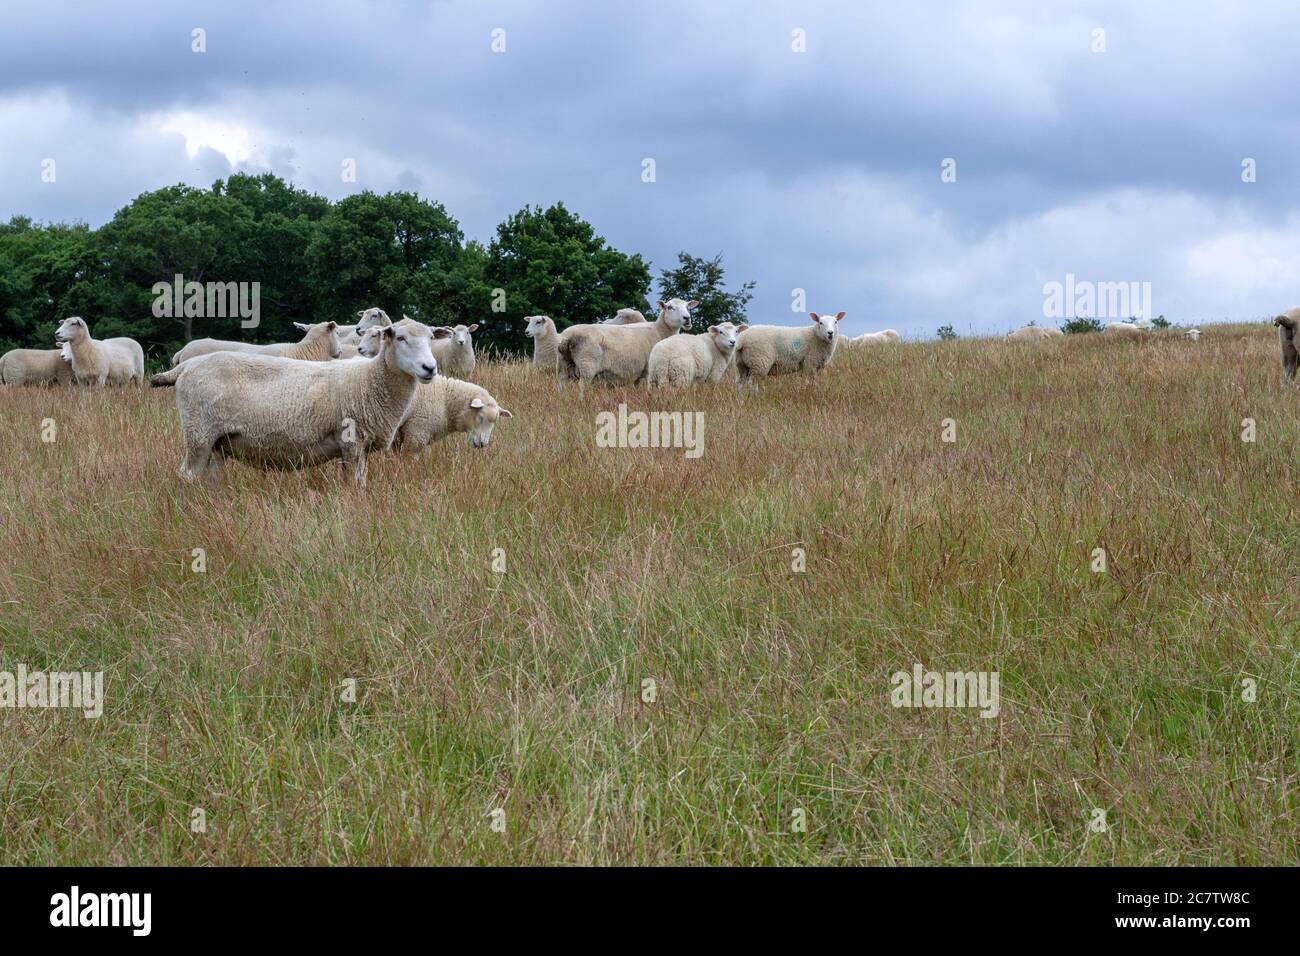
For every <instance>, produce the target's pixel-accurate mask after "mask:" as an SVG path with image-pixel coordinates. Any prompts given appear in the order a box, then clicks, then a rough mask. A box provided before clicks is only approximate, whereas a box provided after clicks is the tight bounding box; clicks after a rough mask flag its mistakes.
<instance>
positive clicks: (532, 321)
mask: <svg viewBox="0 0 1300 956" xmlns="http://www.w3.org/2000/svg"><path fill="white" fill-rule="evenodd" d="M548 325H549V326H550V327H551V328H552V329H554V328H555V323H553V322H552V321H551V319H550V316H546V315H530V316H528V325H527V326H526V327H525V328H524V335H526V336H528V337H529V338H530V339H535V338H537V336H539V335H544V334H545V333H546V327H547V326H548Z"/></svg>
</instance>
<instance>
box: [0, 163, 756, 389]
mask: <svg viewBox="0 0 1300 956" xmlns="http://www.w3.org/2000/svg"><path fill="white" fill-rule="evenodd" d="M177 276H182V277H183V280H184V282H186V283H191V282H193V283H200V284H205V283H223V284H228V283H248V284H251V283H254V282H255V283H257V284H258V292H259V300H260V305H259V315H258V324H257V325H256V327H253V328H241V327H240V321H239V319H238V318H237V317H229V316H215V315H212V314H210V310H206V309H202V310H200V309H195V310H189V309H179V310H177V309H173V308H162V307H160V306H159V305H158V303H159V295H160V293H159V288H160V284H165V285H166V286H167V287H169V288H170V287H171V286H172V284H173V283H174V282H175V279H176V277H177ZM651 285H652V279H651V264H650V263H649V262H648V261H646V260H645V259H643V258H642V257H641V256H640V255H639V254H637V253H630V254H629V253H625V252H622V251H620V250H618V249H615V248H613V247H612V246H610V244H609V243H608V242H606V241H605V239H604V238H603V237H602V236H600V235H598V234H597V233H596V231H595V229H594V228H593V226H592V225H591V224H590V223H588V222H586V221H585V220H583V219H582V218H581V217H580V216H578V215H576V214H575V213H573V212H571V211H570V210H568V209H566V208H565V206H564V204H563V203H556V204H555V205H552V206H550V207H549V208H545V209H543V208H541V207H540V206H536V207H534V206H525V207H524V208H523V209H521V210H519V211H518V212H516V213H514V214H513V215H511V216H510V217H509V218H507V219H506V221H505V222H503V223H501V224H500V225H499V226H498V227H497V229H496V234H495V235H494V236H493V237H492V239H491V241H489V242H488V243H487V244H486V245H484V244H483V243H480V242H476V241H474V240H467V239H466V238H465V235H464V233H463V232H462V231H461V228H460V225H459V224H458V223H457V222H456V220H455V219H454V218H453V217H452V216H451V214H450V213H448V212H447V210H446V209H445V208H444V207H443V205H442V204H441V203H438V202H434V201H431V200H428V199H423V198H421V197H420V196H419V195H417V194H415V193H410V192H390V193H384V194H378V193H373V192H369V191H367V192H361V193H357V194H354V195H351V196H348V197H346V198H344V199H340V200H339V201H337V202H331V201H330V200H328V199H326V198H324V197H322V196H318V195H315V194H313V193H310V192H306V191H304V190H302V189H299V188H297V187H295V186H293V185H292V184H290V183H287V182H285V181H284V180H283V179H281V178H279V177H278V176H275V175H272V174H270V173H266V174H262V175H248V174H236V175H232V176H230V177H229V178H227V179H224V180H217V181H216V182H215V183H213V184H212V186H211V188H209V189H202V188H198V187H194V186H186V185H176V186H168V187H166V188H164V189H158V190H155V191H152V192H147V193H144V194H143V195H141V196H138V197H137V198H136V199H134V200H133V201H131V202H130V203H128V204H127V205H126V206H124V207H123V208H121V209H120V210H118V211H117V213H116V214H115V215H114V216H113V218H112V219H111V220H109V221H108V222H106V223H105V224H104V225H102V226H100V227H99V228H97V229H92V228H90V227H89V226H87V225H86V224H84V223H72V224H68V223H38V222H33V221H32V220H31V219H30V218H28V217H25V216H14V217H13V218H11V219H10V220H9V221H8V222H7V223H3V224H0V351H4V350H7V349H10V348H15V347H19V346H23V347H29V348H53V347H54V330H55V328H56V327H57V326H58V324H59V322H61V321H62V320H63V319H64V318H66V317H67V316H69V315H80V316H82V317H83V318H85V319H86V321H87V322H89V323H90V327H91V330H92V333H93V334H94V335H95V337H96V338H108V337H110V336H115V335H129V336H131V337H132V338H134V339H136V340H138V341H139V342H140V343H141V345H143V346H144V348H145V352H146V354H147V355H148V356H149V357H150V360H151V362H152V363H154V364H157V363H159V362H161V361H163V360H164V359H165V357H166V356H169V355H170V354H171V353H172V352H174V351H175V350H176V349H178V348H179V347H180V346H181V345H182V344H183V343H185V342H186V341H188V340H189V339H191V338H199V337H202V336H212V337H214V338H229V339H242V340H247V341H255V342H286V341H295V340H296V339H297V338H299V337H300V333H298V332H297V331H296V330H295V329H294V328H293V323H294V322H321V321H327V320H330V319H333V320H334V321H337V322H339V323H341V324H346V323H350V322H353V321H355V317H356V313H357V312H358V311H359V310H361V309H364V308H368V307H370V306H375V305H377V306H379V307H380V308H383V309H384V310H385V311H386V312H388V314H389V315H392V316H393V317H394V318H397V317H399V316H401V315H409V316H411V317H412V318H415V319H419V320H420V321H421V322H425V323H427V324H430V325H453V324H457V323H464V324H467V325H468V324H472V323H474V322H477V323H478V325H479V328H478V330H477V331H476V332H475V339H476V344H477V345H478V346H479V347H480V348H483V347H486V348H488V349H491V350H497V351H500V352H505V353H520V352H527V351H529V350H530V348H531V345H530V343H529V340H528V339H527V338H525V337H524V335H523V322H522V319H523V317H524V316H526V315H536V314H545V315H550V316H551V317H552V318H554V319H555V320H556V324H557V325H559V326H560V327H561V328H564V327H565V326H567V325H569V324H572V323H577V322H597V321H600V320H601V319H603V318H606V317H608V316H611V315H613V314H614V312H615V311H616V310H618V309H620V308H625V307H632V308H636V309H640V310H641V311H643V312H646V313H647V316H648V317H650V318H653V315H652V314H651V313H650V302H649V299H650V291H651ZM658 286H659V296H658V297H659V298H665V299H666V298H669V297H671V296H674V295H679V296H681V297H682V298H688V299H690V298H693V299H699V300H700V302H701V306H700V308H699V309H698V310H697V313H696V314H697V316H698V317H700V318H702V319H704V320H705V321H706V322H708V323H716V322H722V321H732V322H737V323H738V322H740V321H743V320H744V318H745V309H746V305H747V304H748V302H749V300H750V298H751V297H752V289H753V287H754V283H753V282H746V283H744V284H742V285H741V286H740V287H739V288H737V289H735V290H734V291H728V290H727V289H726V287H725V271H724V269H723V266H722V257H721V255H720V254H719V255H717V256H714V257H713V258H701V257H696V256H692V255H690V254H688V253H686V252H682V253H679V254H678V261H677V263H676V265H675V266H673V267H671V268H667V269H663V270H661V272H660V274H659V276H658ZM171 298H172V297H171V293H170V292H169V293H168V300H169V301H170V299H171ZM177 298H179V297H177ZM196 312H197V313H199V314H195V313H196Z"/></svg>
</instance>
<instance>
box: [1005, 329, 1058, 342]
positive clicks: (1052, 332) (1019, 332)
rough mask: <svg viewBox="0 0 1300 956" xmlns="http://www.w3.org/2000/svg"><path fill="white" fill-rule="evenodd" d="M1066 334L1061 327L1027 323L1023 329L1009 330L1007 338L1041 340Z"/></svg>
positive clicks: (1030, 340)
mask: <svg viewBox="0 0 1300 956" xmlns="http://www.w3.org/2000/svg"><path fill="white" fill-rule="evenodd" d="M1063 335H1065V333H1064V332H1062V331H1061V330H1060V329H1054V328H1050V327H1048V326H1043V325H1026V326H1025V327H1024V328H1022V329H1016V330H1015V331H1014V332H1008V333H1007V338H1008V339H1012V340H1015V341H1029V342H1034V341H1039V340H1041V339H1054V338H1056V337H1057V336H1063Z"/></svg>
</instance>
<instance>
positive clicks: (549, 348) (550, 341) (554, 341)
mask: <svg viewBox="0 0 1300 956" xmlns="http://www.w3.org/2000/svg"><path fill="white" fill-rule="evenodd" d="M524 321H525V322H527V323H528V324H527V326H526V327H525V328H524V335H526V336H528V337H529V338H530V339H532V340H533V365H534V366H536V367H538V368H541V369H543V370H545V371H547V372H554V371H555V364H556V358H557V350H558V348H559V344H560V333H559V332H557V331H555V323H554V322H553V321H551V317H550V316H549V315H528V316H524Z"/></svg>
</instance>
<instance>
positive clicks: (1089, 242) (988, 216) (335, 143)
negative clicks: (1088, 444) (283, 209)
mask: <svg viewBox="0 0 1300 956" xmlns="http://www.w3.org/2000/svg"><path fill="white" fill-rule="evenodd" d="M195 30H201V31H203V32H202V34H201V38H202V45H203V46H204V47H205V48H206V49H205V50H204V51H203V52H195V50H194V47H195V46H196V40H195V33H194V31H195ZM1298 36H1300V4H1297V3H1295V2H1294V0H1289V2H1271V0H1252V2H1251V3H1249V4H1230V3H1208V2H1206V3H1199V2H1165V0H1145V2H1142V3H1132V2H1119V3H1103V2H1088V0H1080V2H1073V3H1054V2H1051V0H1036V2H1024V3H1021V2H1015V0H1007V2H1001V3H993V2H990V3H980V2H970V0H967V2H953V3H940V2H930V3H927V2H916V3H897V2H890V3H875V2H868V0H858V2H850V0H826V2H816V0H811V2H809V0H805V2H799V3H793V2H791V3H778V2H754V0H743V2H742V0H737V2H725V0H716V2H714V0H710V2H701V0H688V2H678V0H656V2H654V3H631V2H626V3H624V2H618V3H612V2H595V0H551V2H546V3H542V2H527V3H525V2H518V3H505V2H502V3H497V2H470V0H460V2H422V3H415V2H398V0H390V2H385V0H374V2H371V3H368V4H366V3H353V2H344V0H315V2H294V0H283V2H273V0H261V2H244V0H226V2H221V3H181V2H176V0H158V2H149V0H116V2H113V3H102V2H92V0H83V2H75V3H74V2H60V0H42V2H41V3H36V4H31V3H22V4H19V3H7V4H4V5H3V6H0V219H8V218H9V217H10V216H12V215H19V214H21V215H28V216H32V217H33V218H36V219H40V220H55V221H59V220H61V221H74V220H80V221H85V222H87V223H90V224H91V225H92V226H97V225H100V224H102V223H103V222H105V221H106V220H107V219H108V218H110V217H111V216H112V214H113V213H114V211H116V210H117V209H118V208H119V207H121V206H123V205H125V204H126V203H127V202H129V201H130V200H131V199H132V198H134V197H135V196H137V195H139V194H140V193H142V192H145V191H148V190H151V189H157V188H160V187H163V186H167V185H171V184H175V183H178V182H185V183H189V184H192V185H196V186H208V185H210V184H211V183H212V181H213V180H215V179H217V178H220V177H225V176H227V175H229V174H230V173H231V172H234V171H245V172H262V171H271V172H274V173H276V174H278V175H280V176H283V177H285V178H286V179H289V180H291V181H292V182H294V183H295V184H297V185H298V186H301V187H303V188H306V189H309V190H311V191H313V192H317V193H320V194H322V195H325V196H328V197H330V198H332V199H338V198H341V197H343V196H346V195H349V194H350V193H353V192H357V191H360V190H362V189H371V190H375V191H377V192H385V191H388V190H395V189H405V190H414V191H417V192H419V194H420V195H421V196H424V197H426V198H429V199H434V200H437V201H440V202H442V203H443V204H444V205H445V206H446V207H447V209H448V211H449V212H450V213H451V214H452V215H453V216H454V217H456V219H457V220H458V221H459V222H460V224H461V227H462V229H463V230H464V231H465V233H466V235H467V236H468V237H471V238H476V239H479V240H482V241H487V240H489V239H491V237H492V234H493V232H494V230H495V228H496V225H497V224H498V223H499V222H501V221H502V220H503V219H505V218H506V217H507V216H508V215H510V214H511V213H513V212H515V211H516V210H518V209H519V208H520V207H522V206H523V205H524V204H541V205H550V204H551V203H553V202H556V201H563V202H564V203H565V205H566V206H568V207H569V208H570V209H572V210H574V211H575V212H577V213H578V214H580V215H581V216H583V217H584V218H586V219H587V220H588V221H590V222H591V223H592V224H593V225H594V226H595V228H596V230H597V232H598V233H599V234H601V235H603V236H604V237H605V238H606V239H607V240H608V241H609V242H610V244H611V245H613V246H614V247H615V248H618V249H620V250H623V251H625V252H639V253H641V254H642V255H643V256H644V257H646V258H648V259H649V260H651V261H652V263H653V266H654V269H655V272H656V274H657V272H658V270H659V269H660V268H663V267H668V266H672V265H674V264H675V260H676V255H677V253H678V252H679V251H681V250H685V251H687V252H690V253H692V254H694V255H700V256H712V255H714V254H716V253H721V254H722V255H723V260H724V264H725V265H726V268H727V274H728V278H729V280H730V282H731V283H732V284H739V283H740V282H741V281H744V280H753V281H755V282H756V283H757V287H756V289H755V295H754V299H753V301H752V302H751V303H750V307H749V319H750V321H751V322H761V323H770V324H780V325H785V324H800V323H803V322H806V321H807V319H806V317H805V316H803V315H802V314H800V313H799V312H797V311H794V309H795V307H796V306H798V305H800V304H801V300H802V304H804V305H805V306H806V308H807V309H809V310H813V311H820V312H836V311H841V310H843V311H845V312H846V313H847V315H846V317H845V319H844V328H845V331H847V332H849V333H851V334H857V333H860V332H864V331H871V330H876V329H882V328H894V329H897V330H899V331H900V332H902V333H903V334H904V336H905V337H909V338H925V337H931V336H933V335H934V333H935V330H936V329H937V328H938V327H939V326H940V325H945V324H950V325H952V326H953V327H954V328H955V329H956V331H957V332H958V333H959V334H996V333H1000V332H1006V331H1009V330H1011V329H1014V328H1018V327H1020V326H1022V325H1024V324H1026V323H1028V322H1030V321H1037V322H1038V323H1039V324H1054V322H1055V321H1058V320H1052V319H1049V318H1045V304H1046V302H1047V299H1048V295H1047V294H1045V291H1044V289H1045V286H1047V285H1048V284H1050V283H1061V284H1064V283H1066V281H1067V276H1073V277H1074V278H1073V280H1072V281H1073V282H1074V283H1075V284H1076V285H1077V284H1078V283H1116V282H1121V283H1128V282H1134V283H1150V286H1149V289H1150V299H1151V307H1152V311H1153V313H1155V314H1161V315H1165V316H1166V317H1168V318H1169V319H1170V320H1172V321H1174V322H1175V323H1181V324H1204V323H1207V322H1213V321H1225V320H1249V319H1258V318H1264V317H1268V316H1272V315H1274V314H1276V313H1277V312H1279V311H1283V310H1285V309H1287V308H1291V307H1293V306H1295V305H1297V304H1300V289H1298V288H1297V286H1300V162H1297V159H1296V157H1297V156H1300V152H1298V148H1300V82H1297V77H1296V73H1297V69H1298V64H1300V59H1298V58H1297V57H1296V56H1295V53H1294V46H1295V40H1296V37H1298ZM50 159H53V160H54V164H55V165H54V170H55V175H54V181H53V182H47V181H44V179H48V178H49V177H48V175H47V176H44V177H43V175H42V173H43V170H45V169H46V168H47V167H46V166H45V165H43V164H45V162H46V160H50ZM347 160H352V161H354V162H355V169H356V181H355V182H349V181H345V179H344V175H343V166H344V162H345V161H347ZM647 160H653V172H654V176H653V181H649V182H647V181H646V178H647V177H646V169H647V162H646V161H647ZM948 161H951V162H948ZM945 170H947V173H948V174H947V175H945ZM954 173H955V175H953V174H954ZM1252 173H1253V175H1252ZM1247 180H1253V181H1247ZM798 290H802V293H803V294H802V296H800V295H799V293H798ZM1123 317H1124V316H1118V315H1116V316H1108V315H1103V316H1102V318H1123Z"/></svg>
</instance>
